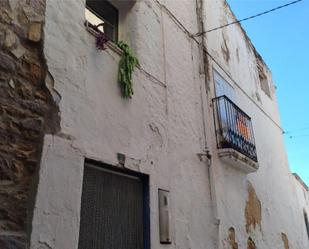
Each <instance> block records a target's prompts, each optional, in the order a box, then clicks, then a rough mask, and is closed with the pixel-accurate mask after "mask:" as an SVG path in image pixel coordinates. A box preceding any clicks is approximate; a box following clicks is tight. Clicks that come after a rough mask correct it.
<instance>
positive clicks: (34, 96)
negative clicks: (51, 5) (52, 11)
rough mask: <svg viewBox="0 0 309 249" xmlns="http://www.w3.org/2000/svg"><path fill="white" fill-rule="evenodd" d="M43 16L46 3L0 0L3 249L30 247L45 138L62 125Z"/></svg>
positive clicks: (0, 233) (0, 215) (0, 212)
mask: <svg viewBox="0 0 309 249" xmlns="http://www.w3.org/2000/svg"><path fill="white" fill-rule="evenodd" d="M44 12H45V0H27V1H26V0H1V1H0V248H1V249H6V248H25V247H26V244H27V243H26V242H27V239H26V236H27V233H28V231H29V229H28V223H30V222H27V219H28V218H31V206H32V204H31V203H32V202H33V200H32V199H33V198H32V197H31V196H32V195H33V194H34V193H35V187H34V186H35V181H34V179H35V175H36V172H37V169H38V161H39V160H40V154H41V149H42V138H43V135H44V133H45V132H48V133H54V132H55V131H57V130H58V127H59V125H58V123H59V122H58V109H57V107H56V105H55V104H54V101H53V98H52V95H51V94H50V92H49V90H48V88H47V87H46V85H45V78H46V75H47V67H46V63H45V59H44V55H43V52H42V51H43V45H42V44H43V42H42V34H43V33H42V27H43V24H44ZM47 121H48V122H47ZM33 196H34V195H33Z"/></svg>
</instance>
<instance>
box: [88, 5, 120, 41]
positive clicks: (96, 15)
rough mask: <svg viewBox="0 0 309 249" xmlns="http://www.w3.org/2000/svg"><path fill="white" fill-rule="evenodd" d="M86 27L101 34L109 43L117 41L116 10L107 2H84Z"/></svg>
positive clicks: (117, 18) (117, 20) (117, 16)
mask: <svg viewBox="0 0 309 249" xmlns="http://www.w3.org/2000/svg"><path fill="white" fill-rule="evenodd" d="M85 16H86V21H87V22H88V25H89V26H90V27H92V28H94V29H95V30H99V31H101V32H103V33H104V34H105V35H106V36H107V38H108V39H110V40H111V41H115V42H116V41H117V40H118V22H119V14H118V9H117V8H115V7H114V6H113V5H112V4H111V3H110V2H109V1H107V0H100V1H97V0H86V10H85Z"/></svg>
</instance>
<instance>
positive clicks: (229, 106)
mask: <svg viewBox="0 0 309 249" xmlns="http://www.w3.org/2000/svg"><path fill="white" fill-rule="evenodd" d="M212 101H213V104H214V121H215V129H216V139H217V145H218V148H219V149H223V148H232V149H234V150H237V151H238V152H240V153H242V154H243V155H245V156H247V157H249V158H250V159H252V160H253V161H255V162H257V155H256V148H255V141H254V135H253V129H252V122H251V118H250V117H249V116H248V115H247V114H246V113H245V112H243V111H242V110H241V109H240V108H239V107H238V106H237V105H236V104H234V103H233V102H232V101H231V100H230V99H229V98H228V97H226V96H225V95H223V96H220V97H217V98H214V99H213V100H212Z"/></svg>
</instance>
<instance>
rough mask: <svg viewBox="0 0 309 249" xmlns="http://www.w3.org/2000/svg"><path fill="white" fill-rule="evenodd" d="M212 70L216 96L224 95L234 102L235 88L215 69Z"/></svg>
mask: <svg viewBox="0 0 309 249" xmlns="http://www.w3.org/2000/svg"><path fill="white" fill-rule="evenodd" d="M213 72H214V82H215V90H216V97H221V96H223V95H225V96H226V97H228V98H229V99H230V100H232V101H233V102H235V90H234V88H233V87H232V86H231V84H230V83H228V82H227V81H226V80H225V79H224V78H223V77H222V76H221V75H220V74H219V73H218V72H217V71H215V70H213Z"/></svg>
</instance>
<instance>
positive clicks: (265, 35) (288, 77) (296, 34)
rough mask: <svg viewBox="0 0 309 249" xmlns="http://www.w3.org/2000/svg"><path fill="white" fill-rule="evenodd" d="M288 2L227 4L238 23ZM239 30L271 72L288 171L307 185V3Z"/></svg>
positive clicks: (231, 0)
mask: <svg viewBox="0 0 309 249" xmlns="http://www.w3.org/2000/svg"><path fill="white" fill-rule="evenodd" d="M291 1H292V0H286V1H281V0H228V2H229V4H230V6H231V8H232V10H233V11H234V13H235V15H236V16H237V18H238V19H242V18H245V17H248V16H251V15H253V14H257V13H259V12H263V11H265V10H268V9H271V8H274V7H277V6H279V5H282V4H285V3H288V2H291ZM242 26H243V27H244V29H245V30H246V31H247V33H248V35H249V37H250V38H251V40H252V42H253V44H254V46H255V47H256V48H257V50H258V51H259V53H260V54H261V55H262V57H263V58H264V60H265V62H266V63H267V65H268V66H269V67H270V69H271V70H272V73H273V78H274V82H275V84H276V86H277V98H278V101H279V109H280V114H281V123H282V126H283V129H284V130H285V131H292V132H291V133H289V134H286V135H285V146H286V150H287V153H288V157H289V163H290V167H291V170H292V171H293V172H296V173H298V174H299V175H300V176H301V177H302V178H303V180H304V181H305V182H306V183H307V184H308V185H309V143H308V142H309V80H308V79H309V76H308V74H309V0H303V1H302V2H300V3H297V4H295V5H292V6H289V7H287V8H284V9H281V10H278V11H276V12H272V13H270V14H267V15H264V16H261V17H258V18H256V19H253V20H249V21H246V22H244V23H242ZM290 136H292V138H290Z"/></svg>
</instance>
